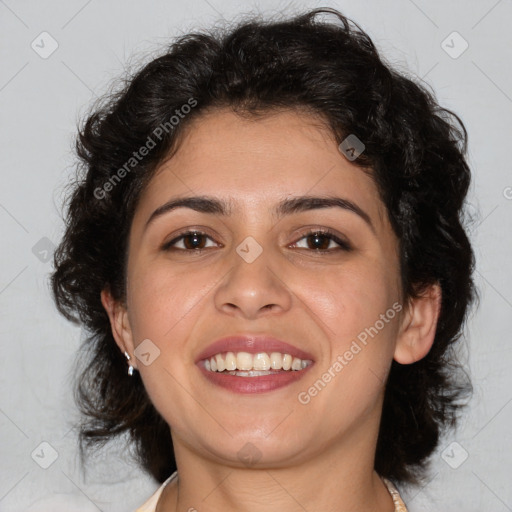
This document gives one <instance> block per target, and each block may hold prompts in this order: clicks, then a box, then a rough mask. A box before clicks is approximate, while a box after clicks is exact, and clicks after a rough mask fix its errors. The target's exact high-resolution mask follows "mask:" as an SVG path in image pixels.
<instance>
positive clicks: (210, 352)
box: [195, 334, 313, 363]
mask: <svg viewBox="0 0 512 512" xmlns="http://www.w3.org/2000/svg"><path fill="white" fill-rule="evenodd" d="M221 352H249V353H250V354H258V353H260V352H267V353H270V352H280V353H282V354H290V355H291V356H292V357H298V358H299V359H307V360H311V361H312V360H313V356H312V355H311V354H310V353H309V352H306V351H304V350H301V349H299V348H297V347H294V346H293V345H290V344H289V343H286V342H285V341H282V340H279V339H277V338H274V337H272V336H267V335H262V334H235V335H231V336H226V337H224V338H220V339H218V340H217V341H214V342H213V343H212V344H210V345H208V346H207V347H206V348H205V349H204V350H202V351H201V353H200V354H199V355H198V356H197V358H196V361H195V362H196V363H198V362H199V361H201V360H203V359H208V358H210V357H212V356H214V355H215V354H219V353H221Z"/></svg>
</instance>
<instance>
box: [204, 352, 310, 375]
mask: <svg viewBox="0 0 512 512" xmlns="http://www.w3.org/2000/svg"><path fill="white" fill-rule="evenodd" d="M201 362H202V364H203V366H204V368H205V369H206V370H207V371H208V372H212V373H218V374H223V375H233V376H238V377H261V376H265V375H273V374H278V373H283V372H297V371H301V370H303V369H305V368H307V367H308V366H310V365H311V364H312V363H313V361H311V360H309V359H299V358H298V357H292V356H291V355H290V354H285V353H281V352H270V353H267V352H258V353H256V354H251V353H249V352H244V351H241V352H225V353H218V354H215V355H214V356H212V357H209V358H208V359H203V360H202V361H201Z"/></svg>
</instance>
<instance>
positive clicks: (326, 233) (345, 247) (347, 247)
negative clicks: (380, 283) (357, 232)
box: [162, 228, 353, 255]
mask: <svg viewBox="0 0 512 512" xmlns="http://www.w3.org/2000/svg"><path fill="white" fill-rule="evenodd" d="M187 235H196V236H205V237H207V238H209V239H210V240H213V238H212V237H210V236H209V235H208V234H207V233H205V232H204V231H201V230H195V229H193V230H187V231H183V232H182V233H180V234H179V235H178V236H177V237H175V238H173V239H172V240H170V241H169V242H166V243H165V244H164V245H163V246H162V250H164V251H183V252H194V253H195V254H201V253H203V252H204V251H206V250H208V248H206V249H204V248H203V249H181V248H179V249H178V248H176V247H173V245H174V244H175V243H176V242H178V241H179V240H182V239H183V238H185V237H186V236H187ZM313 235H320V236H322V237H324V238H327V239H328V240H330V241H333V242H335V243H337V244H338V245H339V247H338V248H336V249H309V250H310V251H314V252H315V253H317V254H321V255H328V254H329V253H333V252H337V251H339V250H341V251H345V252H350V251H352V250H353V248H352V246H351V244H350V243H349V242H347V241H345V240H342V239H340V238H339V237H337V236H336V235H335V234H334V233H333V232H332V231H331V230H330V229H327V228H316V229H313V230H310V231H307V232H306V233H304V234H303V235H302V236H301V237H300V238H299V239H298V240H297V242H294V244H293V245H295V244H297V243H298V242H299V241H300V240H302V239H304V238H307V237H309V236H313Z"/></svg>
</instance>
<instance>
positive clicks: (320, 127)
mask: <svg viewBox="0 0 512 512" xmlns="http://www.w3.org/2000/svg"><path fill="white" fill-rule="evenodd" d="M369 172H371V171H369ZM369 172H368V171H367V172H365V171H364V170H363V169H361V168H360V167H358V166H356V165H354V164H353V163H351V162H350V161H349V160H347V159H346V158H345V156H344V155H343V154H342V153H341V151H340V150H339V149H338V145H337V143H336V141H335V138H334V136H333V134H332V132H331V131H330V130H329V128H328V127H327V125H326V123H325V122H324V121H323V120H322V119H321V118H320V117H318V116H313V115H311V114H307V113H305V112H302V111H298V110H286V111H276V112H271V113H268V114H264V115H261V116H258V117H252V116H251V117H246V116H240V115H238V114H236V113H235V112H233V111H231V110H228V109H217V110H212V111H209V112H206V113H201V114H200V115H199V116H198V117H197V118H195V119H194V120H192V121H191V122H189V124H187V125H186V127H185V130H184V131H183V133H182V134H181V136H180V142H179V145H178V149H177V151H176V152H175V154H173V155H172V157H170V158H169V159H168V160H166V161H165V162H163V163H162V164H161V165H160V166H159V168H158V169H157V170H156V172H155V174H154V176H153V177H152V179H151V180H150V182H149V184H148V185H147V187H146V188H145V190H144V192H143V194H142V197H141V201H140V203H139V204H140V206H141V207H142V208H143V209H144V210H146V213H147V212H148V211H149V210H150V209H151V208H152V209H155V208H157V207H158V206H160V205H161V204H163V203H164V202H165V201H167V200H168V199H169V197H175V196H187V195H188V196H191V195H215V196H216V197H219V198H220V199H224V200H226V201H227V202H229V205H230V210H231V211H232V213H233V214H240V215H243V214H244V211H247V210H248V209H254V210H259V211H260V214H261V211H268V212H270V209H269V206H270V205H271V203H274V204H277V203H278V202H279V201H281V200H282V199H283V197H291V196H302V195H314V196H319V195H333V194H335V195H338V196H343V197H346V198H347V199H350V200H351V201H353V202H356V203H357V204H359V205H360V206H361V207H364V209H365V210H366V211H367V212H368V214H369V215H370V217H371V218H372V221H373V222H374V224H375V225H376V226H378V225H379V223H383V222H385V217H386V213H385V206H384V205H383V203H382V202H381V200H380V197H379V194H378V190H377V187H376V184H375V182H374V180H373V178H372V177H371V176H370V175H369V174H368V173H369Z"/></svg>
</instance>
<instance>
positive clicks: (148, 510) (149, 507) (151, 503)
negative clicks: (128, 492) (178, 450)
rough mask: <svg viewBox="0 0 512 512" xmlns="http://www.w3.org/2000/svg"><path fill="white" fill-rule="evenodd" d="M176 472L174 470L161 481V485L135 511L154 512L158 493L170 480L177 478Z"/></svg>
mask: <svg viewBox="0 0 512 512" xmlns="http://www.w3.org/2000/svg"><path fill="white" fill-rule="evenodd" d="M177 476H178V472H177V471H175V472H174V473H173V474H172V475H171V476H170V477H169V478H168V479H167V480H166V481H165V482H163V483H162V485H161V486H160V487H159V488H158V489H157V490H156V491H155V492H154V494H153V495H152V496H151V497H150V498H149V499H148V500H147V501H146V502H145V503H144V504H143V505H141V506H140V507H139V508H138V509H136V510H135V512H155V509H156V504H157V503H158V499H159V498H160V495H161V494H162V492H163V490H164V488H165V486H166V485H167V484H168V483H170V482H172V481H173V480H174V479H175V478H177Z"/></svg>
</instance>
